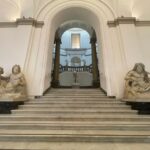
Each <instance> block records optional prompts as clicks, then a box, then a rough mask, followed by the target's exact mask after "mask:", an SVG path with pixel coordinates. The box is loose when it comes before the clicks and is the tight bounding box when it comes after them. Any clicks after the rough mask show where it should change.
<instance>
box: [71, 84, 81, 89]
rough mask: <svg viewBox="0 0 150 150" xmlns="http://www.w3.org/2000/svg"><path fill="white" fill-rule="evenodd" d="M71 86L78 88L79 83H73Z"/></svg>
mask: <svg viewBox="0 0 150 150" xmlns="http://www.w3.org/2000/svg"><path fill="white" fill-rule="evenodd" d="M72 88H73V89H79V88H80V83H73V84H72Z"/></svg>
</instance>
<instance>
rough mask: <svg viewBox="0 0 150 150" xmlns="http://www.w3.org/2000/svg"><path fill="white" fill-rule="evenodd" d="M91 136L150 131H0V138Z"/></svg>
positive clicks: (146, 132) (135, 134) (140, 134)
mask: <svg viewBox="0 0 150 150" xmlns="http://www.w3.org/2000/svg"><path fill="white" fill-rule="evenodd" d="M8 134H12V135H22V136H23V135H72V136H74V135H79V136H81V135H82V136H84V135H89V136H90V135H91V136H101V135H105V136H119V135H121V136H128V135H131V136H150V131H143V130H139V131H134V130H133V131H130V130H129V131H128V130H75V129H74V130H71V129H70V130H47V129H45V130H43V129H41V130H27V129H26V130H20V129H15V130H11V129H6V130H4V129H0V137H1V135H8Z"/></svg>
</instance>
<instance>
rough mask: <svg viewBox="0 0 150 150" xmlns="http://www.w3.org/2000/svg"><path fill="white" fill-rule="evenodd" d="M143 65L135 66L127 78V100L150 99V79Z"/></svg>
mask: <svg viewBox="0 0 150 150" xmlns="http://www.w3.org/2000/svg"><path fill="white" fill-rule="evenodd" d="M148 75H149V73H148V72H147V71H145V66H144V64H142V63H137V64H135V66H134V68H133V70H131V71H129V72H128V73H127V75H126V77H125V80H126V82H125V98H127V99H139V98H145V99H148V98H150V78H149V76H148Z"/></svg>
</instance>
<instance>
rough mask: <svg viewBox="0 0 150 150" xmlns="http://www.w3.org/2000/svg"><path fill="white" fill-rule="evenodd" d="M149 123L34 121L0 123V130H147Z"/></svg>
mask: <svg viewBox="0 0 150 150" xmlns="http://www.w3.org/2000/svg"><path fill="white" fill-rule="evenodd" d="M149 127H150V124H148V125H142V124H141V125H137V124H133V125H131V124H120V125H118V124H112V125H111V124H97V125H95V124H65V123H64V124H59V123H57V124H56V123H55V124H52V123H49V124H41V123H39V124H35V123H20V122H19V123H12V124H7V123H2V124H0V130H12V129H13V130H110V131H111V130H121V131H149Z"/></svg>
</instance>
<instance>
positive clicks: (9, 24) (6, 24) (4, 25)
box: [0, 18, 44, 28]
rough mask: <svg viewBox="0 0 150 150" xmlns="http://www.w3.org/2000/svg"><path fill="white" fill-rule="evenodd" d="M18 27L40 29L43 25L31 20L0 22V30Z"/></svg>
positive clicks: (21, 19)
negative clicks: (29, 26)
mask: <svg viewBox="0 0 150 150" xmlns="http://www.w3.org/2000/svg"><path fill="white" fill-rule="evenodd" d="M20 25H31V26H34V27H36V28H41V27H42V26H43V25H44V22H43V21H37V20H35V19H33V18H19V19H17V20H16V21H14V22H0V28H12V27H18V26H20Z"/></svg>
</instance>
